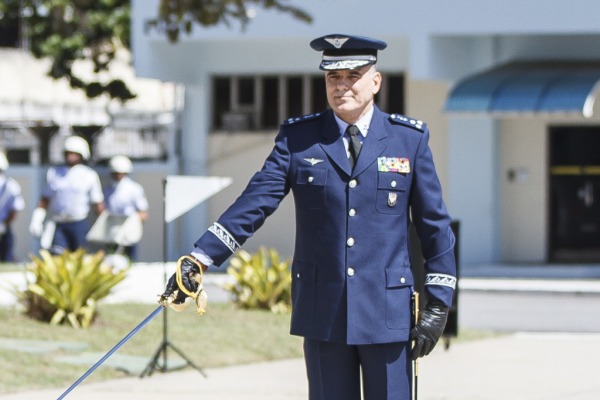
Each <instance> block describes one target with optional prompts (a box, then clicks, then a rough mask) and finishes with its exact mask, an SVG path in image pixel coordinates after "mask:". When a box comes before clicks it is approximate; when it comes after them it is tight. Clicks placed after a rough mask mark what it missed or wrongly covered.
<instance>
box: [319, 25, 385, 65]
mask: <svg viewBox="0 0 600 400" xmlns="http://www.w3.org/2000/svg"><path fill="white" fill-rule="evenodd" d="M310 47H311V48H312V49H313V50H317V51H322V52H323V57H322V59H321V64H320V65H319V69H320V70H322V71H332V70H337V69H356V68H360V67H364V66H365V65H371V64H375V63H376V62H377V50H383V49H385V48H386V47H387V43H386V42H384V41H381V40H377V39H372V38H369V37H365V36H353V35H343V34H340V33H333V34H330V35H325V36H321V37H320V38H316V39H315V40H313V41H312V42H310Z"/></svg>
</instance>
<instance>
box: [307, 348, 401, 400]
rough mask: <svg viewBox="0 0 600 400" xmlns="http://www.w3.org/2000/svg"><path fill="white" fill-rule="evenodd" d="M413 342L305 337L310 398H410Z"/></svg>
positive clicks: (347, 399)
mask: <svg viewBox="0 0 600 400" xmlns="http://www.w3.org/2000/svg"><path fill="white" fill-rule="evenodd" d="M410 349H411V347H410V342H396V343H383V344H366V345H348V344H345V343H339V342H327V341H322V340H314V339H308V338H305V339H304V358H305V361H306V370H307V376H308V387H309V399H310V400H361V398H363V397H361V370H362V387H363V393H364V400H410V398H411V392H412V389H411V388H412V364H411V359H410Z"/></svg>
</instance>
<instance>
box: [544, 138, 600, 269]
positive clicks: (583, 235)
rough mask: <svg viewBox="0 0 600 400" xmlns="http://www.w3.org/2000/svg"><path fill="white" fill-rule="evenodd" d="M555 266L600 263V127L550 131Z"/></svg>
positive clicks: (552, 241)
mask: <svg viewBox="0 0 600 400" xmlns="http://www.w3.org/2000/svg"><path fill="white" fill-rule="evenodd" d="M549 259H550V261H552V262H600V127H552V128H550V249H549Z"/></svg>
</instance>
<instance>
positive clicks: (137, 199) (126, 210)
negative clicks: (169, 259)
mask: <svg viewBox="0 0 600 400" xmlns="http://www.w3.org/2000/svg"><path fill="white" fill-rule="evenodd" d="M108 165H109V168H110V172H111V178H112V182H111V183H110V185H106V186H105V187H104V199H105V203H106V210H107V211H108V212H110V213H111V214H114V215H119V216H127V217H129V216H131V215H133V214H136V213H137V214H138V216H139V218H140V220H141V221H142V222H145V221H146V220H147V219H148V199H147V198H146V193H145V192H144V188H143V187H142V185H140V184H139V183H137V182H135V181H134V180H133V179H131V178H130V176H129V175H130V174H131V172H132V170H133V165H132V163H131V160H130V159H129V158H127V157H126V156H123V155H117V156H114V157H112V158H111V159H110V161H109V163H108ZM124 251H125V254H126V255H127V256H128V257H129V258H130V259H131V260H135V259H136V258H137V244H133V245H130V246H125V249H124Z"/></svg>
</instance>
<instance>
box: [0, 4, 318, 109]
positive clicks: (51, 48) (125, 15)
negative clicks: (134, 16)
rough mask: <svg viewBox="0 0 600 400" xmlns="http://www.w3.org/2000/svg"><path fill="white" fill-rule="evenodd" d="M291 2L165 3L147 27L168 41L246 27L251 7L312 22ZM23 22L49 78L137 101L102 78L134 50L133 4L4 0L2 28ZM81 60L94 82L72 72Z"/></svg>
mask: <svg viewBox="0 0 600 400" xmlns="http://www.w3.org/2000/svg"><path fill="white" fill-rule="evenodd" d="M288 2H289V1H288V0H161V1H160V3H159V9H158V10H157V17H156V18H155V19H153V20H152V21H149V23H148V26H149V27H150V28H154V29H156V30H157V31H159V32H162V33H164V34H165V35H166V36H167V38H168V39H169V41H170V42H176V41H177V40H178V39H179V38H180V34H181V33H182V32H183V33H186V34H189V33H191V32H192V30H193V27H194V25H201V26H214V25H219V24H225V25H228V26H229V25H231V23H232V21H238V22H239V23H240V26H241V27H242V28H244V27H245V26H246V25H247V24H248V23H249V22H250V11H249V10H251V8H252V7H257V8H264V9H275V10H278V11H281V12H282V13H286V14H290V15H292V16H293V17H295V18H297V19H300V20H302V21H306V22H310V20H311V18H310V16H309V15H308V14H307V13H305V12H304V11H302V10H301V9H299V8H296V7H292V6H289V5H287V4H286V3H288ZM15 21H19V23H20V25H21V27H22V29H21V31H22V35H23V36H24V38H25V39H26V41H27V42H28V43H29V50H30V51H31V52H32V53H33V55H34V56H35V57H37V58H45V57H48V58H50V59H51V61H52V66H51V67H50V71H49V75H50V76H51V77H52V78H54V79H59V78H66V79H67V80H68V81H69V83H70V85H71V87H73V88H76V89H81V90H83V91H85V93H86V95H87V97H89V98H94V97H98V96H100V95H103V94H106V95H108V96H109V97H110V98H111V99H118V100H120V101H121V102H126V101H127V100H130V99H132V98H134V97H135V93H133V92H132V91H131V90H130V88H129V87H128V86H127V84H126V83H125V82H124V81H123V80H121V79H118V78H117V79H104V80H103V79H101V78H100V74H101V73H102V72H106V71H107V70H108V68H109V65H110V63H111V61H113V60H114V59H115V56H116V55H117V52H118V50H119V49H129V48H130V24H131V0H0V25H10V24H14V22H15ZM77 60H91V61H92V62H93V72H94V78H93V79H87V78H85V77H83V76H81V75H80V74H78V73H77V72H75V71H74V69H73V65H74V62H75V61H77Z"/></svg>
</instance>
